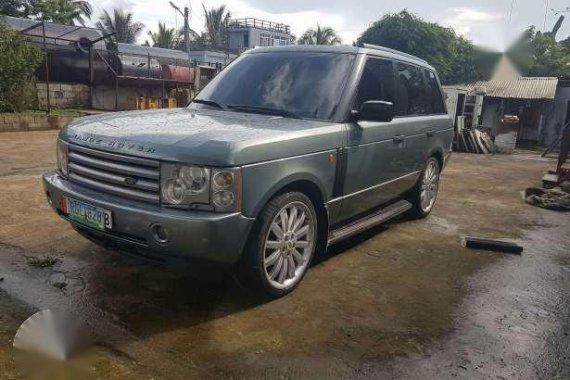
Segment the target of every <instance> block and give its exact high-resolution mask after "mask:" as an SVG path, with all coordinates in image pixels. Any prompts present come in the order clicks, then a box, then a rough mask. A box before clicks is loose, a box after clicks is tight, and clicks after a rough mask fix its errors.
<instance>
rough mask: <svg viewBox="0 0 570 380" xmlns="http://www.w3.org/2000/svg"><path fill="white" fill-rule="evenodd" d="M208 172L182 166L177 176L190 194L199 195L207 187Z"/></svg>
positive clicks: (194, 167) (195, 167)
mask: <svg viewBox="0 0 570 380" xmlns="http://www.w3.org/2000/svg"><path fill="white" fill-rule="evenodd" d="M208 175H209V173H208V171H207V170H206V169H204V168H200V167H197V166H184V167H181V168H180V172H179V174H178V176H179V177H180V179H181V180H182V181H183V182H184V184H185V185H186V187H187V188H188V191H189V192H190V194H197V193H201V192H203V191H204V190H206V188H207V186H208Z"/></svg>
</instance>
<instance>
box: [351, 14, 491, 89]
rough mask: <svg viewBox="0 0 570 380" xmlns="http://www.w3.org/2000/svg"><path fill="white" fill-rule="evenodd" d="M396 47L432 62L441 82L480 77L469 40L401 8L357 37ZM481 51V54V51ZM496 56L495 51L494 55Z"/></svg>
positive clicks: (363, 40)
mask: <svg viewBox="0 0 570 380" xmlns="http://www.w3.org/2000/svg"><path fill="white" fill-rule="evenodd" d="M364 43H370V44H374V45H381V46H385V47H388V48H392V49H396V50H400V51H402V52H405V53H409V54H413V55H415V56H417V57H419V58H422V59H425V60H426V61H428V62H429V63H430V64H431V65H433V66H434V67H435V68H436V69H437V71H438V73H439V76H440V78H441V80H442V82H444V83H466V82H472V81H476V80H479V79H483V78H482V77H483V75H482V73H481V70H480V68H479V67H478V66H477V62H479V61H480V60H481V59H479V58H478V55H479V54H484V53H483V52H481V51H479V50H478V49H476V48H475V47H474V46H473V44H472V43H471V42H470V41H467V40H466V39H464V38H462V37H459V36H457V34H456V33H455V31H454V30H453V29H451V28H444V27H442V26H440V25H438V24H435V23H430V22H426V21H424V20H422V19H421V18H419V17H417V16H416V15H414V14H411V13H409V12H408V11H407V10H403V11H401V12H400V13H396V14H388V15H386V16H384V17H383V18H382V19H380V20H379V21H377V22H375V23H374V24H373V25H372V26H371V27H370V28H368V29H367V30H366V31H364V33H362V35H361V36H360V37H359V38H358V40H357V45H359V46H362V44H364ZM484 55H485V54H484ZM497 57H498V55H497Z"/></svg>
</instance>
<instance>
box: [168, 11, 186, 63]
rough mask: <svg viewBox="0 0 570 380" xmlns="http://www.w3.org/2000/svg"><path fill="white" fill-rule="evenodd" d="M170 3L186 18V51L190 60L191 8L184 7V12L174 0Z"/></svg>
mask: <svg viewBox="0 0 570 380" xmlns="http://www.w3.org/2000/svg"><path fill="white" fill-rule="evenodd" d="M169 3H170V6H171V7H172V8H174V10H176V12H178V13H180V15H181V16H182V17H183V18H184V42H185V44H186V53H188V62H190V61H191V59H190V9H188V7H187V6H186V7H184V12H182V11H181V10H180V8H179V7H178V6H177V5H176V4H174V3H173V2H172V1H170V2H169Z"/></svg>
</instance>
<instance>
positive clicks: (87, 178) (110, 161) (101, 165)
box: [68, 144, 160, 203]
mask: <svg viewBox="0 0 570 380" xmlns="http://www.w3.org/2000/svg"><path fill="white" fill-rule="evenodd" d="M68 161H69V164H68V168H69V180H70V181H72V182H75V183H78V184H80V185H83V186H85V187H89V188H91V189H95V190H100V191H103V192H107V193H110V194H114V195H118V196H122V197H125V198H129V199H135V200H139V201H144V202H150V203H160V183H159V180H160V162H159V161H158V160H150V159H146V158H138V157H132V156H124V155H120V154H115V153H108V152H102V151H98V150H93V149H89V148H84V147H81V146H77V145H74V144H70V145H69V153H68Z"/></svg>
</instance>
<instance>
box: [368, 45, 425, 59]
mask: <svg viewBox="0 0 570 380" xmlns="http://www.w3.org/2000/svg"><path fill="white" fill-rule="evenodd" d="M362 46H363V47H365V48H366V49H374V50H382V51H385V52H388V53H393V54H398V55H403V56H404V57H408V58H413V59H415V60H418V61H421V62H424V63H428V62H427V61H426V60H425V59H421V58H419V57H416V56H415V55H411V54H408V53H404V52H402V51H399V50H396V49H390V48H387V47H385V46H380V45H372V44H362Z"/></svg>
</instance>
